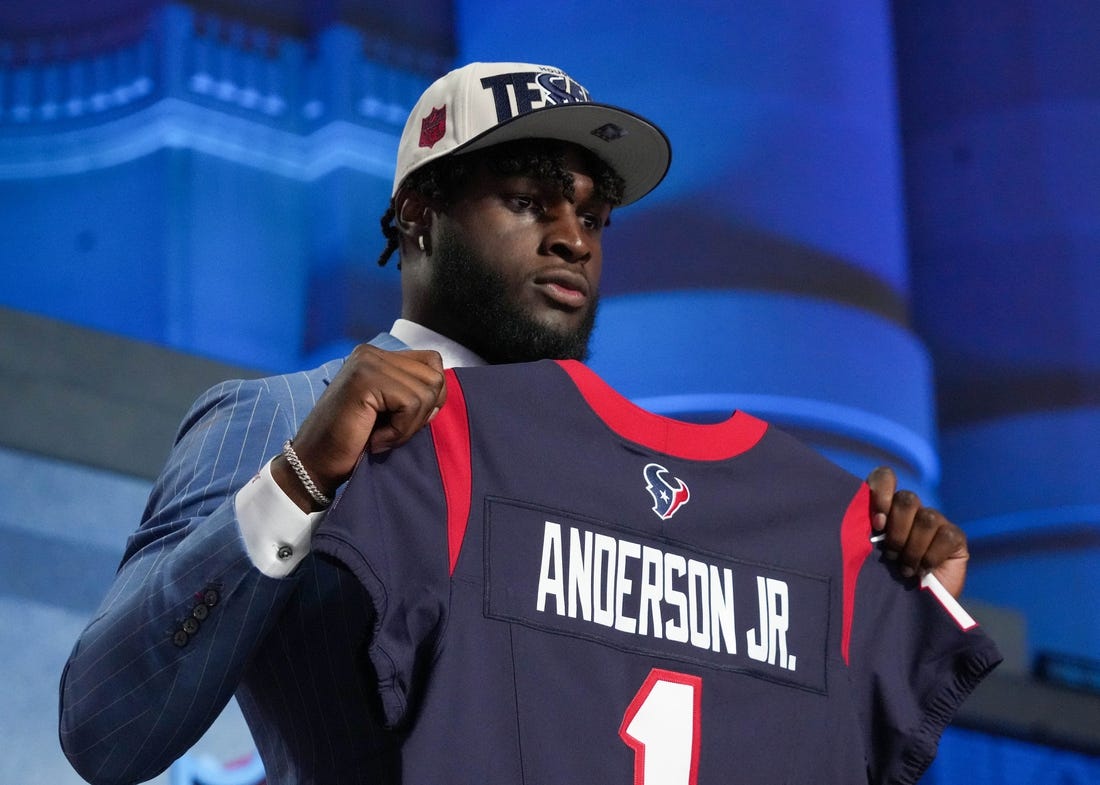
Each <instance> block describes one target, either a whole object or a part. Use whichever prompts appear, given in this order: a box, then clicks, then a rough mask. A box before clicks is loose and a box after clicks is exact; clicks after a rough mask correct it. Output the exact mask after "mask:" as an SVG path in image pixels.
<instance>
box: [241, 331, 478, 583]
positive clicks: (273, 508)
mask: <svg viewBox="0 0 1100 785" xmlns="http://www.w3.org/2000/svg"><path fill="white" fill-rule="evenodd" d="M390 335H392V336H393V337H394V338H396V339H397V340H399V341H401V342H402V343H404V344H406V345H407V346H408V347H409V348H410V349H434V350H435V351H437V352H439V354H440V356H441V357H442V358H443V367H444V368H463V367H468V366H472V365H485V364H486V363H485V361H484V360H483V359H481V358H480V357H478V356H477V355H476V354H474V353H473V352H471V351H470V350H469V349H467V348H466V347H465V346H463V345H461V344H459V343H456V342H454V341H452V340H451V339H450V338H447V337H446V336H443V335H440V334H439V333H437V332H435V331H434V330H429V329H428V328H427V327H424V326H422V325H419V324H417V323H416V322H410V321H409V320H408V319H398V320H397V321H395V322H394V323H393V327H392V328H390ZM306 468H307V469H308V467H306ZM234 504H235V505H236V510H237V522H238V524H239V526H240V528H241V537H242V538H243V539H244V544H245V549H246V550H247V551H248V555H249V557H250V558H251V559H252V563H253V564H255V565H256V568H257V569H259V570H260V572H262V573H263V574H264V575H267V576H268V577H270V578H285V577H286V576H287V575H289V574H290V573H291V572H292V571H293V570H294V568H295V567H296V566H298V562H300V561H301V560H302V559H303V558H305V555H306V554H307V553H309V550H310V539H311V538H312V536H313V532H314V530H315V529H316V528H317V526H318V525H319V524H320V523H321V521H322V520H323V519H324V517H325V511H324V510H322V511H321V512H314V513H305V512H302V510H301V508H299V507H298V505H297V504H295V503H294V502H292V501H291V500H290V497H288V496H287V495H286V494H285V493H284V492H283V489H282V488H280V487H279V484H278V483H277V482H275V478H274V477H273V476H272V475H271V463H270V461H269V462H268V463H266V464H264V466H263V468H262V469H260V471H259V473H258V474H257V475H256V476H255V477H253V478H252V480H250V481H249V483H248V484H247V485H245V486H244V487H243V488H241V490H239V491H238V492H237V496H236V498H235V501H234ZM283 545H289V546H290V548H291V552H292V554H293V555H292V556H291V557H290V558H288V559H279V558H277V557H276V555H275V554H276V552H277V551H278V550H279V548H280V546H283Z"/></svg>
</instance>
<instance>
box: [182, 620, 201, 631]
mask: <svg viewBox="0 0 1100 785" xmlns="http://www.w3.org/2000/svg"><path fill="white" fill-rule="evenodd" d="M183 631H184V632H185V633H187V634H188V635H194V634H195V633H196V632H198V631H199V621H198V619H193V618H192V619H184V620H183Z"/></svg>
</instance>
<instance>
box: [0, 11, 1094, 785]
mask: <svg viewBox="0 0 1100 785" xmlns="http://www.w3.org/2000/svg"><path fill="white" fill-rule="evenodd" d="M386 6H387V4H384V3H380V2H366V1H364V2H338V1H337V0H328V1H326V2H318V3H311V4H306V3H296V2H291V1H290V0H280V2H271V3H261V2H258V0H257V1H249V0H241V1H239V2H231V1H230V0H225V1H224V2H197V3H195V4H193V5H187V4H176V3H160V2H154V1H153V0H116V1H115V2H109V3H98V4H95V5H94V6H88V5H85V4H78V3H75V2H61V3H54V4H50V5H49V7H47V8H39V7H38V5H37V4H35V3H31V2H29V0H12V2H9V3H5V4H4V7H3V8H0V239H2V242H0V306H4V307H7V308H9V309H14V310H16V311H20V312H28V313H33V314H38V315H42V316H46V317H50V318H52V319H56V320H60V321H61V322H64V323H66V324H69V325H73V326H76V327H86V328H93V329H95V330H100V331H105V332H107V333H111V334H114V335H118V336H124V337H127V338H131V339H135V340H137V341H141V342H150V343H153V344H157V345H160V346H163V347H167V348H170V349H173V350H178V351H181V352H183V353H186V354H188V355H194V356H197V357H202V358H210V359H215V360H220V361H225V362H228V363H232V364H234V365H238V366H244V367H246V368H250V369H254V370H256V371H258V372H269V371H286V370H291V369H296V368H302V367H306V366H310V365H314V364H317V363H320V362H322V361H324V360H327V359H329V358H331V357H334V356H339V355H340V354H342V353H343V352H346V351H347V349H348V348H350V347H351V346H353V345H354V344H355V343H356V342H357V341H359V340H363V339H366V338H369V337H370V336H371V335H373V334H374V332H376V331H378V330H380V329H385V328H386V327H388V325H389V324H390V322H391V321H392V319H393V318H394V317H395V316H396V315H397V308H398V303H399V300H398V292H399V281H398V273H397V271H396V269H395V265H394V264H392V263H391V264H390V265H389V266H387V267H385V268H379V267H377V265H375V263H374V260H375V258H376V256H377V254H378V252H379V251H380V250H381V248H382V245H383V241H382V237H381V234H380V232H379V231H378V218H379V216H380V215H381V213H382V212H383V210H384V209H385V207H386V202H387V199H388V196H389V189H390V177H391V175H392V168H393V158H394V153H395V150H396V142H397V136H398V134H399V133H400V128H401V125H402V124H403V122H404V118H405V116H406V114H407V112H408V110H409V108H410V107H411V105H412V103H413V102H414V101H415V99H416V97H417V95H418V94H419V92H420V91H421V90H422V89H423V87H424V86H426V85H427V83H428V82H429V81H430V80H431V78H433V77H434V76H436V75H438V74H440V73H442V72H443V71H445V70H447V69H448V68H449V67H450V66H451V65H453V64H458V63H463V62H468V61H472V60H478V59H487V60H512V59H514V60H518V61H525V62H544V63H550V64H554V65H557V66H560V67H562V68H564V69H565V70H566V71H568V72H569V73H570V74H571V75H572V76H574V77H575V78H577V79H578V80H579V81H580V82H581V83H583V84H584V85H585V86H586V87H587V88H588V89H589V91H590V92H591V93H592V95H593V97H594V98H595V99H596V100H599V101H603V102H608V103H614V104H618V105H622V106H625V107H628V108H630V109H632V110H635V111H637V112H639V113H641V114H643V115H645V116H647V117H649V118H651V119H652V120H654V121H655V122H656V123H657V124H658V125H660V126H661V127H662V128H663V129H664V130H665V132H666V133H667V134H668V136H669V138H670V140H671V142H672V147H673V163H672V169H671V171H670V173H669V175H668V178H667V179H666V181H665V182H664V183H663V184H662V185H661V186H660V187H659V188H658V189H657V190H656V191H655V192H654V193H653V194H651V195H650V196H649V197H647V198H646V199H645V200H643V201H642V202H640V203H638V204H636V205H633V206H631V207H628V208H625V209H623V210H622V211H621V212H618V213H616V215H615V217H614V222H613V226H612V227H611V228H610V229H609V233H608V236H607V239H606V245H607V248H606V263H605V273H604V285H603V296H604V300H605V305H604V307H603V310H602V313H601V316H600V320H599V323H598V326H597V333H596V337H595V341H594V345H593V350H594V351H593V358H592V365H593V367H594V368H595V369H596V370H597V371H599V372H600V373H601V374H603V375H604V376H605V377H606V378H607V379H608V380H609V381H610V382H612V383H613V384H614V385H615V386H616V387H617V388H619V389H620V390H621V391H623V392H624V393H626V394H628V395H630V396H631V397H633V398H634V399H635V400H637V401H638V402H639V403H641V404H642V405H645V406H647V407H648V408H651V409H654V410H656V411H660V412H663V413H666V414H671V415H676V416H683V417H689V418H693V419H706V418H708V417H713V416H716V415H718V414H719V413H722V412H728V411H729V410H730V409H731V408H744V409H747V410H749V411H753V412H756V413H758V414H761V415H763V416H765V417H767V418H768V419H770V420H773V421H775V422H777V423H779V424H781V425H783V426H785V427H788V428H791V429H793V430H795V431H797V432H799V433H800V434H801V435H803V436H804V437H805V438H807V439H808V440H809V441H811V442H812V443H814V444H815V445H817V446H818V447H819V448H820V449H822V450H823V451H825V452H826V453H827V454H829V455H830V456H832V457H834V458H835V459H836V460H838V461H840V462H841V463H842V464H844V465H846V466H848V467H849V468H851V469H852V470H853V471H855V472H857V473H859V474H864V473H865V472H866V471H867V470H868V469H869V468H871V467H872V466H874V465H877V464H879V463H883V462H885V463H889V464H891V465H893V466H896V467H897V468H898V470H899V472H900V473H901V474H902V476H903V479H904V481H905V483H906V485H908V486H909V487H912V488H915V489H916V490H918V491H919V492H920V493H921V495H922V498H924V499H925V500H926V502H928V503H934V504H937V505H940V506H941V507H942V508H943V509H944V510H945V511H946V512H947V513H948V515H949V516H950V517H951V518H952V519H953V520H955V521H957V522H958V523H959V524H960V525H962V526H964V528H966V529H967V531H968V534H969V536H970V538H971V543H972V552H973V554H974V561H973V563H972V564H973V566H972V568H971V573H970V576H971V577H970V580H969V583H968V587H967V592H966V600H967V602H968V605H972V604H976V606H977V607H978V608H981V607H985V606H993V607H994V608H999V609H1005V610H1007V611H1008V612H1009V613H1010V614H1011V615H1013V617H1014V618H1017V619H1018V620H1020V622H1021V623H1022V628H1023V630H1024V639H1025V645H1024V648H1023V651H1022V654H1021V658H1020V659H1019V660H1018V661H1017V662H1014V663H1007V664H1008V665H1009V666H1010V667H1012V668H1017V669H1021V670H1022V671H1025V672H1026V671H1027V670H1029V669H1030V667H1031V663H1032V661H1033V660H1034V659H1035V658H1036V657H1037V656H1038V655H1039V654H1041V653H1044V652H1061V653H1065V654H1070V655H1073V656H1075V657H1080V658H1086V659H1091V660H1094V661H1095V660H1100V600H1098V596H1097V592H1096V591H1095V589H1094V588H1093V586H1094V582H1095V581H1094V577H1093V576H1094V575H1095V574H1096V571H1097V568H1098V567H1100V483H1097V480H1096V478H1097V477H1098V476H1100V320H1098V319H1097V318H1096V317H1095V314H1094V307H1093V305H1094V300H1095V298H1096V295H1097V293H1098V292H1100V212H1098V211H1097V205H1098V204H1100V146H1098V145H1097V144H1096V139H1098V138H1100V47H1096V46H1095V41H1094V31H1095V30H1096V29H1100V6H1096V5H1095V4H1092V3H1088V2H1084V1H1083V0H1082V1H1079V2H1070V1H1069V0H1062V1H1056V2H1044V3H1039V2H1010V3H1002V2H993V0H975V1H974V2H969V3H963V4H959V3H949V2H931V1H929V2H895V3H892V4H891V3H887V2H866V1H865V0H864V1H861V2H855V0H838V1H837V2H833V3H829V4H819V3H812V2H807V1H806V0H761V1H759V2H752V3H747V2H746V3H726V2H722V3H718V2H701V1H700V0H686V1H682V2H679V3H675V4H666V3H649V2H630V3H627V2H604V3H591V2H584V3H581V2H568V1H567V2H558V3H554V4H533V5H518V4H516V3H513V2H482V1H475V0H466V1H464V2H455V3H453V4H452V3H446V2H433V1H432V0H419V1H418V2H413V3H404V4H402V6H401V8H400V9H396V8H388V7H386ZM0 340H8V339H7V338H5V337H4V336H0ZM180 415H182V411H181V412H180ZM165 447H167V445H165ZM147 487H148V479H147V475H144V474H142V475H141V476H131V475H129V474H126V473H122V474H119V473H117V472H109V471H105V470H104V469H102V468H101V467H94V466H93V467H88V466H83V465H81V464H80V463H79V462H77V463H73V462H69V461H57V460H55V459H53V458H50V457H48V456H43V455H36V454H31V453H26V452H23V451H20V450H16V449H7V448H5V447H3V446H0V492H2V493H3V494H4V496H5V497H6V498H7V499H8V500H9V503H8V504H6V505H5V509H4V510H2V511H0V516H2V518H0V543H4V545H5V552H6V554H7V555H6V556H5V557H4V567H5V574H6V575H12V576H13V579H12V580H9V581H7V582H6V585H7V587H8V588H7V589H6V590H5V591H4V592H3V593H0V605H3V606H4V610H5V613H4V616H5V618H9V619H15V618H19V619H27V620H30V621H32V622H33V626H34V627H36V628H39V629H46V630H48V632H46V633H43V634H36V636H35V637H34V638H33V639H32V644H31V645H29V646H28V645H26V642H25V640H24V633H23V631H22V630H20V629H16V628H14V627H13V626H12V625H6V626H5V628H3V629H2V630H0V642H2V643H5V644H7V645H6V646H5V650H6V651H15V652H16V655H15V663H14V665H12V666H11V667H13V668H14V673H15V674H16V675H17V677H16V678H15V679H13V683H14V684H15V687H14V690H13V692H12V694H11V698H10V701H9V702H8V703H7V704H6V706H5V707H2V708H0V719H2V720H3V724H4V729H5V732H6V735H8V736H9V737H11V732H12V730H13V729H16V728H18V730H16V736H15V738H16V739H18V741H19V742H20V743H19V744H17V745H16V746H17V747H18V748H19V752H18V753H17V754H15V755H13V756H6V758H5V760H4V761H0V775H2V776H0V778H2V779H4V780H11V781H22V782H35V781H38V782H50V783H58V782H65V781H72V780H73V777H74V776H75V775H72V774H71V772H69V771H68V769H67V767H66V764H65V763H64V761H63V760H61V759H60V756H59V753H58V751H57V749H56V742H55V741H54V739H53V736H52V733H53V730H52V725H51V723H52V722H53V721H54V717H53V714H54V708H53V703H52V701H53V700H54V690H55V688H56V687H55V685H56V679H57V676H58V673H59V670H60V665H61V663H62V662H63V660H64V657H65V655H66V653H67V649H68V646H69V645H71V641H72V640H73V639H74V638H75V635H76V631H77V630H78V629H79V628H80V626H82V624H83V623H84V620H85V619H86V618H87V613H88V612H90V610H91V607H93V606H94V600H93V599H90V598H91V597H92V596H93V595H95V594H96V593H97V592H101V591H102V584H101V583H99V584H97V583H96V580H99V578H98V576H97V578H95V579H88V581H87V583H88V585H87V586H84V585H83V584H82V583H81V581H80V579H79V578H74V579H73V580H74V585H75V586H79V587H80V589H79V590H77V589H75V588H74V589H71V590H64V589H59V588H57V586H56V585H50V584H51V582H50V581H48V580H46V577H45V576H46V572H45V570H46V568H45V566H43V564H44V562H43V556H46V557H48V556H49V554H51V553H53V552H54V551H53V550H51V549H54V550H57V549H58V548H60V546H59V545H58V544H59V543H63V544H65V545H67V546H76V547H79V548H81V549H83V550H84V552H85V554H87V553H92V554H95V555H96V558H97V559H98V560H99V561H100V562H101V563H102V564H103V565H105V566H106V568H107V571H106V575H107V576H109V569H110V567H113V564H114V562H115V560H116V559H117V556H118V554H119V553H120V552H121V548H122V543H123V540H124V538H125V535H126V532H127V531H128V530H129V529H130V528H132V527H133V525H135V524H136V522H137V520H138V518H139V516H140V509H141V506H142V503H143V496H144V493H145V491H146V490H147ZM108 490H109V491H110V492H109V493H107V491H108ZM57 552H58V553H63V552H66V551H64V548H61V549H60V550H57ZM107 579H109V577H108V578H107ZM47 585H49V587H48V588H47V589H45V590H44V589H43V586H47ZM67 592H68V593H67ZM77 595H79V596H77ZM978 615H979V616H980V613H979V614H978ZM228 722H229V723H230V724H229V725H228V726H227V729H226V730H224V731H223V732H222V733H220V735H219V734H213V735H214V736H217V737H218V738H214V739H213V740H212V741H211V742H210V744H211V745H212V746H211V749H213V750H214V753H215V754H218V755H221V756H222V757H225V756H226V755H230V756H231V755H232V754H234V751H235V750H237V747H238V746H239V745H241V744H243V743H244V742H243V741H242V739H243V736H242V731H241V730H240V728H239V725H237V724H233V722H235V721H234V720H232V719H230V720H228ZM1098 722H1100V719H1098ZM953 733H954V735H951V736H949V740H948V742H945V746H944V755H943V756H942V758H941V762H940V763H938V764H937V768H936V769H934V771H933V773H932V774H930V775H929V779H930V781H934V782H937V783H938V782H949V781H952V780H951V776H952V775H951V771H952V770H949V769H948V767H949V766H956V767H961V768H959V769H958V770H960V771H962V770H967V769H966V766H967V765H970V766H973V765H976V764H975V763H974V762H975V761H977V760H982V761H987V762H988V765H987V771H988V777H987V780H981V779H978V778H973V779H970V780H969V781H972V782H978V781H991V782H992V781H997V782H1008V781H1014V782H1032V781H1034V782H1045V781H1052V782H1053V781H1058V782H1086V781H1090V782H1091V781H1096V780H1097V779H1100V764H1097V763H1096V761H1095V759H1091V758H1077V757H1073V756H1069V755H1068V754H1065V753H1054V752H1036V753H1034V754H1035V755H1039V756H1040V758H1041V759H1042V760H1043V761H1044V763H1043V764H1042V767H1043V768H1042V769H1041V770H1042V771H1046V772H1049V773H1050V777H1051V779H1043V778H1042V776H1045V775H1040V774H1035V775H1034V777H1032V776H1031V775H1023V774H1020V773H1019V772H1022V771H1024V770H1025V769H1026V768H1027V766H1029V765H1031V764H1030V763H1029V764H1026V765H1025V764H1019V765H1017V764H1016V763H1010V762H1009V761H1013V760H1015V757H1014V756H1024V758H1021V760H1023V759H1025V758H1026V760H1033V759H1036V758H1028V757H1027V755H1029V754H1032V753H1030V752H1028V750H1027V749H1026V748H1022V747H1021V748H1017V747H1011V748H1009V747H1006V746H1005V745H1008V744H1010V742H1007V741H1005V740H1001V739H985V738H984V737H978V736H974V735H972V734H971V733H970V732H961V731H960V732H953ZM960 750H961V751H962V752H959V751H960ZM979 751H980V752H979ZM1051 755H1054V756H1055V757H1054V758H1050V757H1049V756H1051ZM1044 756H1046V757H1044ZM1050 760H1056V761H1063V762H1064V763H1061V764H1059V763H1050ZM966 761H969V763H968V764H967V763H966ZM983 765H985V764H983ZM1058 766H1064V768H1063V769H1059V768H1058ZM4 767H8V768H7V769H5V768H4ZM1036 771H1039V769H1036ZM1058 771H1061V772H1062V773H1061V774H1059V775H1058V776H1062V777H1063V778H1062V779H1057V780H1055V779H1053V777H1054V776H1055V772H1058ZM27 772H35V773H34V774H27ZM1013 776H1014V777H1016V779H1011V777H1013ZM35 777H38V779H35ZM66 778H68V780H67V779H66Z"/></svg>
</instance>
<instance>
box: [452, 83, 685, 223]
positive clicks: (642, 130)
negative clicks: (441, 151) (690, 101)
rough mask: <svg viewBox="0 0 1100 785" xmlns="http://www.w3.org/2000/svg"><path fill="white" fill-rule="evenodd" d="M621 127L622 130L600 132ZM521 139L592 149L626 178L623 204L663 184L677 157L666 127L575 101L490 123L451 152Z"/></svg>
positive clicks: (628, 114)
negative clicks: (561, 142)
mask: <svg viewBox="0 0 1100 785" xmlns="http://www.w3.org/2000/svg"><path fill="white" fill-rule="evenodd" d="M609 125H613V126H615V127H616V128H617V129H618V131H619V134H618V135H616V134H614V133H611V134H605V135H607V136H610V137H615V138H610V139H604V138H601V137H600V136H597V135H596V133H595V132H596V131H598V130H600V129H607V127H608V126H609ZM516 139H557V140H560V141H563V142H572V143H573V144H577V145H580V146H581V147H584V148H586V149H588V150H591V151H592V152H593V153H594V154H595V155H596V156H597V157H599V158H600V159H601V160H602V161H604V162H605V163H607V164H608V165H609V166H610V167H611V168H612V169H614V170H615V172H617V173H618V175H619V176H620V177H622V178H623V181H624V183H625V187H624V189H623V200H622V204H624V205H626V204H630V203H631V202H636V201H638V200H639V199H641V198H642V197H643V196H645V195H646V194H647V193H649V192H650V191H652V190H653V189H654V188H656V187H657V184H658V183H660V182H661V180H663V179H664V177H665V174H666V173H667V172H668V167H669V164H670V163H671V162H672V147H671V145H670V144H669V142H668V137H666V136H665V134H664V132H663V131H661V129H660V128H658V127H657V126H655V125H653V124H652V123H650V122H649V121H648V120H646V119H645V118H642V117H639V116H638V115H636V114H634V113H632V112H628V111H626V110H625V109H620V108H618V107H616V106H609V105H607V104H594V103H572V104H557V105H554V106H546V107H543V108H541V109H535V110H534V111H531V112H527V113H526V114H521V115H519V116H518V117H514V118H512V119H511V120H508V121H506V122H503V123H501V124H499V125H496V126H494V127H493V128H490V129H489V130H488V131H486V132H485V133H483V134H481V135H480V136H476V137H474V138H473V139H471V140H470V141H468V142H466V143H465V144H463V145H461V146H459V147H456V148H455V149H454V150H452V151H451V152H450V153H449V154H450V155H459V154H462V153H469V152H473V151H474V150H482V149H484V148H486V147H491V146H492V145H496V144H500V143H501V142H511V141H514V140H516Z"/></svg>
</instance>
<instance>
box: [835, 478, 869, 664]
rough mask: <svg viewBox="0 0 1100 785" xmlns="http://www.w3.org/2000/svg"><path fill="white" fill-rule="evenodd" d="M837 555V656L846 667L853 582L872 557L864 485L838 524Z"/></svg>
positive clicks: (867, 504)
mask: <svg viewBox="0 0 1100 785" xmlns="http://www.w3.org/2000/svg"><path fill="white" fill-rule="evenodd" d="M840 551H841V558H842V560H843V567H844V577H843V581H842V585H843V592H844V609H843V617H842V622H841V627H840V654H841V656H843V657H844V664H845V665H848V664H849V662H848V650H849V647H850V646H851V642H852V621H853V618H854V616H855V609H856V581H857V580H858V579H859V571H860V570H861V569H863V563H864V562H865V561H866V560H867V557H868V556H869V555H870V554H871V489H870V487H868V485H867V483H863V484H862V485H860V486H859V490H858V491H857V492H856V495H855V497H853V499H852V501H851V503H850V504H849V505H848V509H847V511H845V513H844V521H843V522H842V523H841V524H840Z"/></svg>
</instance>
